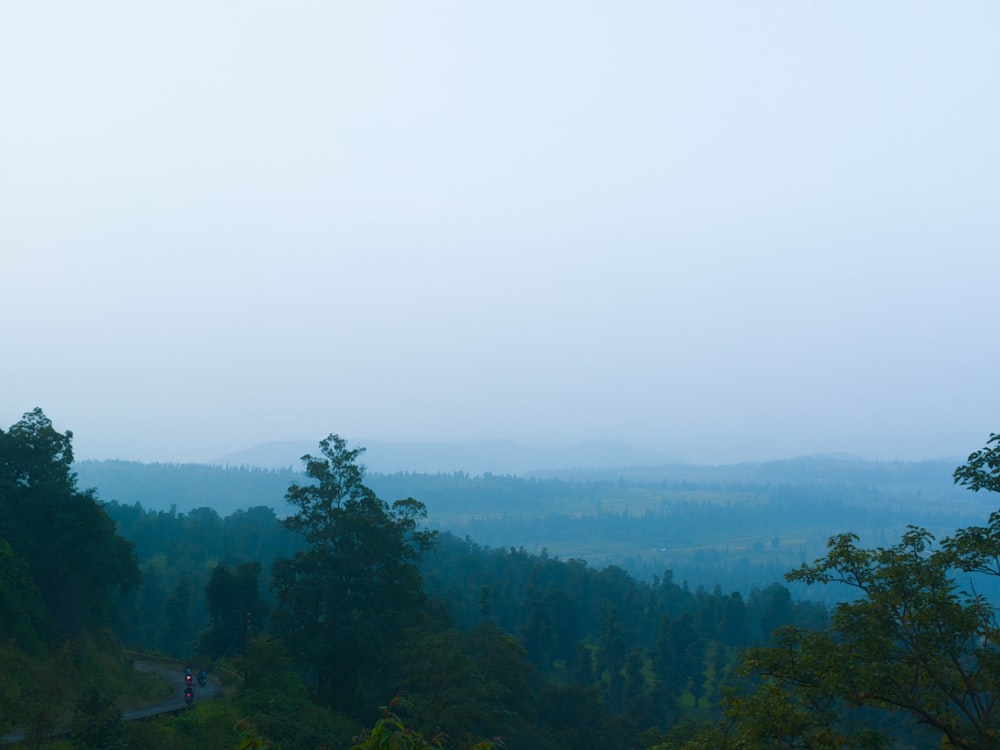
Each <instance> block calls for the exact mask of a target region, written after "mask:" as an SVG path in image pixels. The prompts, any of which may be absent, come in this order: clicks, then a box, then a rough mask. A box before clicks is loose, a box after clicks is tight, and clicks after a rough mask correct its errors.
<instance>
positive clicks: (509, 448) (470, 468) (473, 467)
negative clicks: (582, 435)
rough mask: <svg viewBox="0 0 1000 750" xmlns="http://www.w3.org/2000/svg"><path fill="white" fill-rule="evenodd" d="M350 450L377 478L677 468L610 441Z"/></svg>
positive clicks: (264, 454) (286, 445) (265, 461)
mask: <svg viewBox="0 0 1000 750" xmlns="http://www.w3.org/2000/svg"><path fill="white" fill-rule="evenodd" d="M349 444H351V445H360V446H361V447H363V448H365V453H364V455H363V456H362V457H361V463H363V464H364V465H365V466H366V467H367V469H368V471H369V472H375V473H380V474H394V473H397V472H406V473H419V474H453V473H456V472H463V473H465V474H470V475H473V476H475V475H483V474H498V475H507V474H510V475H516V476H525V475H527V474H530V473H531V472H535V471H551V470H565V469H610V468H615V467H621V466H653V465H663V464H669V463H677V462H678V459H676V458H674V457H671V456H668V455H665V454H662V453H658V452H656V451H650V450H645V449H642V448H636V447H635V446H632V445H628V444H627V443H621V442H617V441H613V440H591V441H586V442H581V443H575V444H572V445H564V446H553V447H538V446H530V445H523V444H520V443H515V442H512V441H510V440H478V441H475V442H470V443H394V442H387V441H377V440H376V441H371V442H364V443H351V442H350V441H349ZM318 453H319V446H318V444H317V443H311V442H306V441H286V442H270V443H263V444H261V445H257V446H254V447H253V448H248V449H247V450H244V451H238V452H236V453H230V454H229V455H226V456H222V457H221V458H219V459H217V460H215V461H213V462H212V463H213V464H217V465H223V466H253V467H258V468H263V469H283V468H289V467H290V468H293V469H300V468H301V467H302V460H301V459H302V456H304V455H306V454H312V455H317V454H318Z"/></svg>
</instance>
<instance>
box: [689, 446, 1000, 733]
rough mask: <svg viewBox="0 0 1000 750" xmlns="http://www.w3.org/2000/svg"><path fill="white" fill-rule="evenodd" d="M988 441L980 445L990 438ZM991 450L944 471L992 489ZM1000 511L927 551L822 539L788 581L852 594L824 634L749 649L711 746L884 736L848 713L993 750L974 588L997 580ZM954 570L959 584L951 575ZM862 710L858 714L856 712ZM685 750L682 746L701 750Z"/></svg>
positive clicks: (989, 636) (998, 714) (992, 714)
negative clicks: (884, 716)
mask: <svg viewBox="0 0 1000 750" xmlns="http://www.w3.org/2000/svg"><path fill="white" fill-rule="evenodd" d="M998 439H1000V438H998V436H996V435H992V436H991V438H990V443H995V442H997V441H998ZM995 458H996V449H995V448H994V449H990V450H984V451H980V452H977V453H974V454H972V456H970V460H969V463H968V464H966V465H965V466H963V467H960V468H959V469H958V470H956V472H955V479H956V481H959V482H962V483H965V484H968V485H969V486H970V488H972V489H976V490H978V489H983V488H984V489H990V490H993V489H996V488H997V484H996V479H995V477H996V471H995V467H996V463H995ZM998 561H1000V514H997V513H994V514H993V515H991V516H990V524H989V526H987V527H970V528H967V529H962V530H960V531H959V532H957V533H956V534H955V535H954V536H951V537H948V538H945V539H944V540H942V542H941V543H940V544H938V543H937V542H936V540H935V538H934V536H933V535H932V534H931V533H930V532H928V531H927V530H925V529H921V528H918V527H912V526H911V527H909V529H908V530H907V531H906V533H905V534H904V535H903V537H902V539H901V541H900V542H899V543H898V544H895V545H893V546H890V547H884V548H883V547H878V548H875V549H865V548H863V547H861V546H859V544H858V538H857V536H856V535H854V534H849V533H845V534H839V535H837V536H835V537H833V538H831V539H830V542H829V548H828V553H827V555H826V556H825V557H823V558H821V559H819V560H817V561H816V562H815V563H813V564H811V565H802V566H801V567H800V568H798V569H797V570H795V571H793V572H791V573H789V574H788V576H787V577H788V578H789V580H792V581H802V582H805V583H807V584H815V583H821V584H842V585H846V586H847V587H849V588H850V589H851V590H852V591H853V592H854V594H855V598H854V599H853V600H851V601H847V602H844V603H842V604H840V605H838V606H837V608H836V610H835V611H834V613H833V616H832V620H831V624H830V627H829V629H827V630H823V631H817V632H810V631H806V630H802V629H798V628H784V629H782V630H780V631H779V632H780V636H779V640H778V642H777V643H776V644H775V645H772V646H767V647H763V648H755V649H751V650H750V651H749V652H748V653H747V655H746V657H745V659H744V662H743V668H742V673H743V674H744V675H745V676H746V677H748V678H752V679H753V680H754V681H755V682H754V684H756V689H755V690H754V691H753V692H750V693H749V694H741V693H734V694H732V695H730V697H729V698H728V699H727V701H726V704H725V709H726V714H727V717H728V723H727V725H726V727H727V728H726V730H725V731H724V732H721V734H720V731H721V730H718V729H717V730H716V731H715V732H714V733H713V734H712V735H710V736H708V737H707V738H702V739H701V740H700V742H701V743H705V742H709V743H711V744H712V746H713V747H720V748H726V747H732V748H736V747H803V748H805V747H809V748H833V747H877V746H880V744H881V743H883V742H888V741H889V740H888V739H887V737H885V736H880V735H884V734H886V733H885V732H881V733H877V732H873V731H871V730H870V729H869V730H866V731H863V732H862V731H859V730H857V729H856V728H855V727H852V722H854V721H856V720H858V718H857V717H858V716H859V714H858V713H857V712H858V710H862V713H861V714H860V716H861V717H863V719H864V723H865V724H866V725H867V726H868V727H869V728H870V727H872V726H877V725H880V724H881V725H883V726H884V725H885V722H883V721H881V720H880V719H879V718H878V717H877V716H874V717H873V715H872V713H871V712H883V713H884V712H891V713H896V714H902V715H905V716H908V717H910V718H911V719H912V720H915V721H916V722H918V723H919V724H921V725H923V726H925V727H927V728H929V729H930V730H932V731H933V732H935V733H936V734H937V735H938V736H939V737H940V738H941V740H942V741H943V743H944V746H947V747H951V748H967V749H968V750H974V749H975V750H988V749H989V748H1000V735H998V730H1000V705H998V700H1000V649H998V646H997V642H996V639H997V634H998V633H1000V628H998V623H997V617H996V611H995V607H994V605H993V604H992V603H991V602H990V601H989V600H988V598H987V597H986V596H984V595H983V594H981V593H979V592H978V591H977V586H978V585H980V584H981V583H982V580H981V579H982V577H983V576H986V577H987V579H989V578H993V577H996V576H1000V568H998ZM956 571H961V572H962V573H963V574H964V577H961V578H959V577H957V576H956ZM865 712H867V713H865ZM702 746H704V744H698V742H694V743H692V744H689V745H688V746H687V747H690V748H694V747H702Z"/></svg>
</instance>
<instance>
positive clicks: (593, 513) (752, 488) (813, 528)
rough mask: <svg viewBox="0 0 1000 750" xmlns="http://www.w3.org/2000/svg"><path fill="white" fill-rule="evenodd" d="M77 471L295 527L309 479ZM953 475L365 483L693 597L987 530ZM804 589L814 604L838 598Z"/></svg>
mask: <svg viewBox="0 0 1000 750" xmlns="http://www.w3.org/2000/svg"><path fill="white" fill-rule="evenodd" d="M75 468H76V470H77V472H78V474H79V476H80V482H81V484H82V485H83V486H92V487H96V488H97V490H98V493H99V495H100V497H102V498H103V499H105V500H114V501H117V502H118V503H120V504H127V505H131V504H134V503H139V504H141V506H142V507H143V508H144V509H146V510H154V511H157V512H160V511H167V512H169V511H171V509H174V510H175V511H176V512H180V513H189V512H191V511H194V510H197V509H200V508H207V509H211V510H212V511H214V512H215V513H216V514H218V515H219V516H222V517H225V516H227V515H229V514H231V513H234V512H235V511H237V510H244V511H245V510H246V509H248V508H252V507H256V506H266V507H270V508H273V509H274V510H275V513H276V514H277V515H278V516H279V517H284V516H286V515H287V514H288V513H290V512H291V510H292V509H291V507H290V506H289V505H288V504H287V503H286V501H285V498H284V494H285V491H286V489H287V487H288V485H289V484H290V483H292V482H293V481H300V480H301V478H302V474H301V471H292V470H290V469H284V470H263V469H253V468H249V467H218V466H199V465H170V464H138V463H130V462H119V461H105V462H91V461H86V462H81V463H78V464H76V465H75ZM953 468H954V467H953V466H952V465H950V464H947V463H944V462H930V461H928V462H921V463H906V462H889V463H878V462H866V461H858V460H847V459H835V458H822V457H815V458H801V459H795V460H790V461H777V462H770V463H761V464H752V463H749V464H738V465H732V466H661V467H632V468H622V469H619V470H615V471H613V472H612V471H607V470H600V471H596V470H595V471H583V470H576V471H574V472H561V473H559V474H558V475H557V476H535V477H515V476H497V475H485V476H471V475H469V474H465V473H461V472H460V473H454V474H434V475H431V474H404V473H398V474H366V483H367V484H368V486H370V487H371V488H372V489H373V490H374V491H375V492H376V494H377V495H379V496H380V497H385V498H400V497H407V496H412V497H416V498H419V499H420V501H421V502H422V503H424V505H425V507H426V509H427V523H428V525H430V526H432V527H434V528H436V529H439V530H447V531H451V532H453V533H454V534H455V535H457V536H459V537H465V536H469V537H470V538H471V539H473V540H474V541H475V542H476V543H478V544H481V545H483V546H489V547H515V548H524V549H525V550H527V551H529V552H532V553H536V554H541V553H542V552H543V551H544V552H546V553H547V554H548V555H550V556H552V557H559V558H560V559H570V558H572V559H580V560H586V561H587V562H588V564H590V565H591V566H594V567H603V566H605V565H615V566H617V567H619V568H622V569H623V570H625V571H627V572H628V573H629V574H630V575H632V576H634V577H636V578H640V579H642V580H645V581H651V580H653V578H654V577H655V576H662V574H663V571H664V570H667V569H670V570H673V571H675V573H676V575H677V576H678V578H679V579H680V580H682V581H687V582H688V584H689V585H690V586H691V587H694V588H696V587H698V586H703V587H706V588H712V587H713V586H715V585H716V584H719V585H722V586H723V587H724V588H726V589H727V590H735V591H740V592H741V593H743V594H744V595H746V594H748V593H749V592H750V591H751V589H753V588H755V587H756V588H763V587H765V586H767V585H769V584H771V583H774V582H777V581H780V580H781V577H782V575H783V574H784V573H785V572H786V571H787V570H789V569H790V568H792V567H795V566H797V565H800V564H801V563H803V562H806V561H808V560H811V559H814V558H815V557H818V556H819V555H821V554H823V551H824V549H825V546H826V541H827V539H828V538H829V537H830V536H832V535H833V534H836V533H838V532H840V531H842V530H843V529H844V528H845V527H846V528H850V529H851V530H852V531H854V532H855V533H858V534H859V535H860V536H861V538H862V539H863V540H864V541H865V542H867V543H872V544H885V543H887V542H890V541H891V540H892V539H894V538H896V537H898V536H899V535H900V534H901V533H903V531H904V530H905V527H906V525H907V524H918V525H921V526H924V527H926V528H928V529H931V530H933V531H934V532H935V533H937V534H947V533H950V532H952V531H954V530H955V529H956V528H960V527H961V526H964V525H967V524H969V523H974V522H976V521H977V520H978V519H980V518H982V517H983V515H984V514H985V513H988V512H989V508H988V506H987V505H985V504H984V502H982V500H981V499H979V498H978V497H976V496H975V495H971V493H967V492H962V491H961V489H959V488H956V487H955V486H954V484H953V482H952V481H951V471H952V469H953ZM793 588H794V590H795V592H796V595H797V596H802V597H805V596H808V597H811V598H814V599H824V598H826V595H827V594H828V593H829V590H828V589H824V590H822V591H817V590H807V589H806V588H805V587H803V586H799V585H797V584H795V585H793Z"/></svg>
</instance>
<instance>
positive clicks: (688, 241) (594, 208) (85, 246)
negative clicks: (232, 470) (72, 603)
mask: <svg viewBox="0 0 1000 750" xmlns="http://www.w3.org/2000/svg"><path fill="white" fill-rule="evenodd" d="M998 38H1000V4H998V3H996V2H995V1H994V0H984V1H983V2H972V1H970V2H944V1H936V2H917V1H915V0H901V1H899V2H871V0H863V1H862V0H859V1H858V2H848V1H845V0H836V1H835V2H834V1H832V0H815V1H814V2H805V1H802V2H799V1H795V2H791V1H790V2H753V1H747V2H742V1H741V2H735V1H734V2H711V1H709V0H692V1H691V2H670V1H669V0H658V1H655V2H652V1H649V2H640V1H636V2H591V1H590V0H572V2H569V1H567V2H561V1H556V0H553V1H544V2H537V0H534V1H532V2H512V1H510V0H508V1H507V2H502V3H500V2H493V3H488V2H478V1H477V2H473V1H470V0H465V1H463V2H436V1H433V0H432V1H428V2H421V1H414V0H405V1H402V2H377V1H365V2H362V1H361V0H356V1H352V2H335V1H334V0H328V1H326V2H290V1H289V0H282V1H281V2H277V1H276V2H267V3H265V2H249V1H241V2H236V1H235V0H234V1H233V2H211V1H206V0H197V1H194V2H181V1H180V0H170V1H169V2H143V3H134V2H118V3H107V2H87V3H81V2H75V1H69V0H67V1H66V2H7V3H3V4H2V5H0V261H2V265H0V344H2V347H3V348H2V352H3V354H2V361H0V426H2V427H4V428H6V427H7V426H9V425H10V424H12V423H13V422H15V421H16V420H17V419H19V418H20V416H21V414H22V413H24V412H25V411H28V410H30V409H32V408H33V407H35V406H41V407H42V408H43V409H44V410H45V412H46V413H47V414H48V416H49V417H50V418H51V419H52V420H53V422H54V423H55V426H56V427H57V428H58V429H60V430H67V429H69V430H73V432H74V435H75V439H74V445H75V447H76V452H77V456H78V457H79V458H125V459H137V460H143V461H210V460H212V459H215V458H217V457H219V456H221V455H224V454H227V453H230V452H233V451H237V450H240V449H243V448H247V447H250V446H253V445H256V444H258V443H262V442H266V441H271V440H316V441H318V440H319V439H321V438H322V437H324V436H326V435H327V434H328V433H330V432H337V433H340V434H341V435H343V436H344V437H346V438H348V439H349V440H351V441H354V442H362V443H363V442H364V441H365V440H366V439H370V440H377V439H378V440H407V441H410V440H436V441H437V440H456V441H466V440H475V439H479V438H509V439H512V440H516V441H520V442H525V443H529V444H535V445H552V444H557V443H569V442H576V441H581V440H586V439H592V438H604V439H617V440H623V441H626V442H629V443H632V444H635V445H637V446H642V447H646V448H655V449H659V450H663V451H665V452H669V453H670V454H672V455H675V456H679V457H683V458H687V459H691V460H695V461H699V462H723V461H734V460H750V459H761V458H778V457H791V456H795V455H800V454H805V453H815V452H832V451H850V452H854V453H856V454H859V455H861V456H864V457H866V458H880V459H881V458H903V459H919V458H930V457H942V456H948V457H950V456H964V455H966V454H968V453H969V452H970V451H972V450H975V449H977V448H979V447H981V446H982V445H983V444H984V443H985V440H986V439H987V437H988V436H989V433H990V431H996V432H1000V398H998V396H997V385H996V384H997V373H998V371H1000V346H998V345H997V330H998V327H997V324H998V322H1000V314H998V310H997V301H998V289H1000V285H998V276H1000V274H998V272H1000V253H998V250H1000V145H998V144H1000V135H998V134H1000V44H998V43H997V40H998Z"/></svg>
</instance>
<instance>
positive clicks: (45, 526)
mask: <svg viewBox="0 0 1000 750" xmlns="http://www.w3.org/2000/svg"><path fill="white" fill-rule="evenodd" d="M72 438H73V433H72V432H65V433H59V432H57V431H56V430H55V429H54V428H53V427H52V422H51V421H50V420H49V419H48V417H46V416H45V414H44V413H43V412H42V410H41V409H35V410H33V411H31V412H28V413H27V414H25V415H24V416H23V417H22V418H21V420H20V421H18V422H17V423H16V424H14V425H12V426H11V427H10V429H9V430H8V431H7V432H4V431H3V430H0V514H2V518H0V521H2V523H0V534H3V536H4V537H6V541H8V542H9V543H10V545H11V548H12V549H13V552H14V554H15V555H16V556H17V558H19V559H20V560H23V561H24V563H26V566H27V570H28V572H29V574H30V576H31V578H32V580H33V582H34V585H35V587H37V590H38V592H39V594H40V596H41V598H42V600H43V601H44V603H45V607H46V610H47V613H48V628H47V630H48V631H49V632H48V636H49V637H55V636H77V635H79V634H81V633H82V632H83V631H84V630H86V629H88V628H92V627H99V626H103V625H106V624H107V623H108V622H109V617H110V609H109V603H110V599H109V591H110V590H111V589H113V588H118V589H120V590H122V591H127V590H129V589H131V588H132V587H134V586H136V585H137V584H138V583H139V578H140V576H139V568H138V565H137V563H136V559H135V553H134V550H133V546H132V544H131V543H129V542H127V541H126V540H125V539H123V538H122V537H120V536H118V534H117V533H116V531H115V524H114V522H113V521H112V520H111V519H110V518H109V517H108V515H107V513H105V512H104V509H103V508H102V507H101V506H100V504H98V502H97V499H96V497H95V495H94V492H93V490H87V491H80V490H79V489H77V486H76V475H75V474H74V473H73V472H72V470H71V467H72V464H73V447H72Z"/></svg>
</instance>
